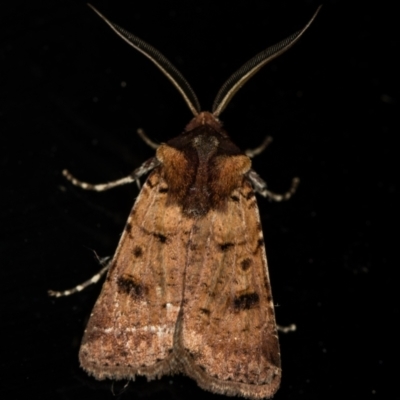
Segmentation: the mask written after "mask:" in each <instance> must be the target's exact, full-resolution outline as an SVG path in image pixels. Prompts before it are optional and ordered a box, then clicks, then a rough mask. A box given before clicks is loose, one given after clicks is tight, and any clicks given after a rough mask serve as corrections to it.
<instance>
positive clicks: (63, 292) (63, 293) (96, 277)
mask: <svg viewBox="0 0 400 400" xmlns="http://www.w3.org/2000/svg"><path fill="white" fill-rule="evenodd" d="M96 256H97V255H96ZM97 259H98V260H99V262H100V265H102V266H103V268H102V269H101V270H100V271H99V272H98V273H97V274H96V275H93V276H92V277H91V278H90V279H88V280H87V281H85V282H83V283H81V284H79V285H76V286H75V287H73V288H71V289H68V290H61V291H56V290H48V292H47V293H48V294H49V296H53V297H64V296H70V295H71V294H74V293H78V292H81V291H82V290H83V289H86V288H87V287H88V286H90V285H93V284H94V283H97V282H98V281H99V280H100V278H101V277H102V276H103V275H104V274H105V273H106V272H107V271H108V269H109V268H110V264H111V263H110V259H111V257H103V258H99V257H97Z"/></svg>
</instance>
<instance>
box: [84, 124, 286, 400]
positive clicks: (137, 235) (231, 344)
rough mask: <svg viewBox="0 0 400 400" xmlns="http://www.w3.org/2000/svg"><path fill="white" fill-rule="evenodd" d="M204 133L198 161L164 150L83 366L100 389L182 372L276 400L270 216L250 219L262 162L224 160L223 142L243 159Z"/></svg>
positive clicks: (222, 388)
mask: <svg viewBox="0 0 400 400" xmlns="http://www.w3.org/2000/svg"><path fill="white" fill-rule="evenodd" d="M196 120H198V118H197V119H195V121H196ZM192 126H194V128H193V129H195V130H196V132H197V134H200V135H201V136H204V138H202V139H201V142H202V143H203V144H204V143H208V146H207V147H206V149H207V151H206V150H205V149H204V148H201V149H199V148H198V141H197V142H196V141H195V139H196V137H197V136H193V135H191V134H190V132H186V133H185V134H184V135H186V136H185V137H184V140H183V141H184V144H185V146H188V147H189V148H188V149H186V148H183V149H182V148H180V147H179V143H180V142H179V141H175V142H174V144H175V146H176V148H173V147H170V146H169V145H167V144H165V145H161V146H160V147H159V149H158V151H157V158H159V161H160V166H158V167H157V168H156V169H155V170H154V171H153V172H152V173H151V175H150V176H149V178H148V179H147V182H151V184H148V183H147V184H145V185H144V186H143V189H142V191H141V193H140V195H139V197H138V199H137V201H136V203H135V205H134V208H133V211H134V213H132V214H131V217H130V218H129V220H128V223H127V226H129V227H130V229H126V230H125V232H124V234H123V236H122V238H121V241H120V244H119V246H118V249H117V252H116V254H115V256H114V259H113V263H114V264H115V265H116V267H114V268H113V269H112V271H110V275H109V277H108V281H107V284H105V285H104V287H103V290H102V293H101V294H100V296H99V299H98V301H97V303H96V305H95V307H94V310H93V313H92V317H91V319H90V321H89V323H88V326H87V329H86V332H85V336H84V339H83V342H82V346H81V351H80V361H81V365H82V366H83V368H84V369H86V370H87V371H88V372H90V373H91V374H93V375H94V376H95V377H96V378H98V379H103V378H113V379H123V378H132V377H134V376H135V375H145V376H147V377H148V378H150V379H151V378H155V377H159V376H161V375H164V374H169V373H173V372H178V371H182V372H185V373H186V374H187V375H189V376H192V377H193V378H194V379H196V380H197V382H198V383H199V384H200V386H203V387H207V388H210V387H212V388H214V389H213V390H216V391H218V392H224V393H227V394H241V393H247V392H246V391H248V393H253V392H254V388H253V389H252V387H253V386H252V385H257V391H256V392H257V393H258V392H259V393H260V396H261V394H262V397H265V396H267V395H269V394H272V393H273V391H274V390H275V389H276V387H277V385H278V384H279V379H280V364H279V357H278V359H277V358H276V357H275V358H271V356H270V353H271V352H275V353H278V354H279V345H278V340H277V334H276V327H275V320H274V315H273V314H271V311H270V310H271V308H273V305H272V301H271V300H270V299H269V298H268V296H269V293H268V290H270V288H269V280H268V275H267V264H266V258H265V251H264V247H263V246H262V245H261V243H262V233H261V232H260V230H259V216H258V211H257V209H254V208H249V207H248V203H249V202H251V201H252V197H253V196H250V195H249V194H250V193H253V189H252V187H251V184H250V183H249V182H248V180H247V179H246V177H245V174H246V172H247V171H248V169H249V168H250V160H249V159H248V157H246V156H245V155H240V157H239V156H238V155H237V156H236V155H235V156H228V155H226V154H224V151H223V150H222V149H221V148H220V147H219V143H221V141H222V140H224V141H225V142H224V143H225V147H228V148H229V149H230V151H231V150H232V147H229V146H227V145H226V138H225V136H224V135H225V134H224V135H221V134H220V132H218V131H214V130H213V129H211V128H210V126H205V127H204V129H200V128H202V126H196V125H195V124H194V123H193V122H192ZM202 132H203V133H202ZM207 136H210V138H209V139H207ZM190 147H191V148H190ZM193 149H194V151H193ZM232 157H233V159H231V158H232ZM188 160H190V162H189V161H188ZM243 160H244V161H243ZM188 165H190V166H189V167H188ZM211 166H212V167H211ZM183 167H185V168H186V171H183V170H181V169H182V168H183ZM216 168H217V169H218V170H217V171H215V169H216ZM171 171H173V172H171ZM178 171H180V173H179V174H178ZM177 174H178V175H179V176H180V177H185V184H183V180H182V181H180V183H179V185H177V184H176V179H177V176H176V175H177ZM224 174H226V175H227V177H228V178H227V179H226V180H224V179H223V175H224ZM215 177H218V179H219V182H218V184H216V183H214V179H215ZM199 182H201V185H200V183H199ZM161 187H162V188H163V189H164V190H162V191H161V190H160V188H161ZM215 188H217V189H215ZM166 189H168V190H166ZM216 190H217V191H218V192H219V193H218V195H217V194H215V191H216ZM201 191H203V193H201ZM199 192H200V193H199ZM204 193H206V194H207V195H206V196H205V194H204ZM132 255H133V257H132ZM265 282H267V287H266V286H265ZM266 342H267V343H268V345H267V347H268V352H267V351H266V350H265V348H266ZM194 359H195V360H196V362H195V363H194V361H193V360H194ZM106 362H107V363H108V366H106V365H105V364H106ZM227 382H229V384H228V383H227ZM263 388H264V389H263ZM260 396H258V395H257V394H254V393H253V394H252V395H251V396H250V395H249V396H248V397H253V398H257V397H260Z"/></svg>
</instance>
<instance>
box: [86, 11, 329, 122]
mask: <svg viewBox="0 0 400 400" xmlns="http://www.w3.org/2000/svg"><path fill="white" fill-rule="evenodd" d="M88 6H89V7H90V8H91V9H92V10H93V11H94V12H95V13H96V14H97V15H98V16H99V17H100V18H101V19H102V20H103V21H104V22H105V23H106V24H107V25H108V26H109V27H110V28H111V29H112V30H113V31H114V32H115V33H116V34H117V35H118V36H120V37H121V38H122V39H123V40H124V41H125V42H127V43H128V44H129V45H130V46H132V47H133V48H134V49H136V50H137V51H139V52H140V53H142V54H143V55H144V56H146V57H147V58H148V59H150V60H151V61H152V62H153V63H154V64H155V65H156V66H157V67H158V68H159V69H160V70H161V72H162V73H163V74H164V75H165V76H166V77H167V78H168V79H169V80H170V81H171V82H172V83H173V85H174V86H175V87H176V88H177V89H178V91H179V93H180V94H181V95H182V96H183V98H184V100H185V102H186V104H187V105H188V107H189V109H190V111H191V112H192V113H193V115H194V116H197V115H199V113H200V112H201V107H200V103H199V100H198V99H197V96H196V94H195V92H194V90H193V89H192V87H191V86H190V85H189V83H188V81H187V80H186V79H185V78H184V77H183V75H182V74H181V73H180V72H179V71H178V70H177V69H176V67H175V66H174V65H173V64H172V63H171V62H170V61H169V60H168V59H167V58H166V57H165V56H164V55H163V54H161V53H160V52H159V51H158V50H157V49H156V48H154V47H153V46H151V45H149V44H148V43H146V42H145V41H144V40H142V39H140V38H138V37H137V36H135V35H133V34H132V33H130V32H128V31H127V30H125V29H124V28H122V27H120V26H119V25H117V24H115V23H114V22H111V21H109V20H108V19H107V18H106V17H105V16H104V15H103V14H101V13H100V11H98V10H97V9H96V8H95V7H93V6H92V5H91V4H88ZM321 7H322V6H319V7H318V9H317V11H315V13H314V15H313V16H312V17H311V19H310V20H309V21H308V23H307V24H306V26H305V27H304V28H303V29H300V30H299V31H297V32H295V33H293V34H292V35H290V36H289V37H287V38H286V39H284V40H282V41H280V42H279V43H277V44H275V45H273V46H271V47H268V48H267V49H265V50H263V51H261V52H260V53H258V54H257V55H255V56H254V57H253V58H251V59H250V60H249V61H247V62H246V63H245V64H243V65H242V66H241V67H240V68H239V69H238V70H237V71H236V72H234V73H233V74H232V75H231V76H230V77H229V78H228V79H227V81H226V82H225V83H224V84H223V85H222V86H221V89H220V90H219V91H218V94H217V96H216V97H215V100H214V102H213V106H212V115H213V116H214V117H215V118H218V117H219V116H220V115H221V113H222V111H223V110H224V109H225V107H226V106H227V105H228V104H229V102H230V101H231V100H232V98H233V96H234V95H235V93H236V92H237V91H238V90H239V89H240V88H241V87H242V86H243V85H244V84H245V83H246V82H247V81H248V80H249V79H250V78H251V77H252V76H253V75H255V74H256V73H257V72H258V71H259V70H260V69H261V68H262V67H263V66H264V65H266V64H267V63H269V62H270V61H271V60H273V59H274V58H276V57H278V56H280V55H281V54H282V53H284V52H285V51H286V50H288V49H290V47H292V46H293V45H294V44H295V43H296V42H297V41H298V40H299V39H300V37H301V36H302V35H303V33H304V32H305V31H306V30H307V29H308V27H309V26H310V25H311V24H312V22H313V21H314V19H315V17H316V16H317V14H318V12H319V10H320V9H321Z"/></svg>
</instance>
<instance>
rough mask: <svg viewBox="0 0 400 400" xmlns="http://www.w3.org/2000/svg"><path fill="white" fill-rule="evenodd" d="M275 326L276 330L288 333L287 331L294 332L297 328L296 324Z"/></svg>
mask: <svg viewBox="0 0 400 400" xmlns="http://www.w3.org/2000/svg"><path fill="white" fill-rule="evenodd" d="M276 327H277V329H278V331H279V332H282V333H289V332H294V331H295V330H297V326H296V324H290V325H288V326H281V325H277V326H276Z"/></svg>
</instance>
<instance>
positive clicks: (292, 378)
mask: <svg viewBox="0 0 400 400" xmlns="http://www.w3.org/2000/svg"><path fill="white" fill-rule="evenodd" d="M93 3H94V5H95V6H96V7H98V8H99V10H100V11H101V12H103V13H104V14H105V15H106V16H107V17H108V18H109V19H111V20H112V21H115V22H117V23H118V24H119V25H121V26H123V27H125V28H126V29H128V30H129V31H131V32H133V33H135V34H136V35H138V36H139V37H141V38H143V39H144V40H146V41H148V42H149V43H151V44H152V45H153V46H155V47H156V48H158V49H159V50H160V51H161V52H162V53H164V54H165V55H166V56H167V58H169V59H170V60H171V61H172V62H173V63H174V64H175V65H176V66H177V67H178V69H179V70H180V71H181V72H182V73H183V75H184V76H185V77H186V78H187V80H188V81H189V82H190V84H191V85H192V87H193V88H194V90H195V91H196V93H197V95H198V97H199V99H200V102H201V104H202V105H203V108H204V109H206V110H207V109H210V107H211V104H212V101H213V99H214V96H215V95H216V93H217V90H218V89H219V87H220V86H221V85H222V83H223V82H224V81H225V79H227V78H228V76H229V75H230V74H231V73H232V72H234V71H235V70H236V69H237V68H238V67H239V66H241V65H242V64H243V63H244V62H245V61H247V60H248V59H249V58H250V57H252V56H253V55H255V54H256V53H257V52H259V51H261V50H262V49H264V48H265V47H267V46H269V45H271V44H274V43H275V42H277V41H279V40H281V39H283V38H285V37H286V36H288V35H289V34H291V33H293V32H294V31H296V30H297V29H299V28H301V27H302V26H304V24H305V23H306V22H307V21H308V19H309V18H310V17H311V15H312V14H313V12H314V11H315V9H316V8H317V6H318V5H319V2H317V1H300V0H297V1H292V2H289V1H279V2H271V1H244V0H237V1H229V2H228V1H218V2H217V1H215V0H214V1H208V0H203V1H201V2H200V1H199V2H194V1H185V2H183V1H182V2H178V1H151V0H148V1H147V2H140V1H100V0H98V1H95V0H94V1H93ZM6 4H8V5H7V8H5V7H6ZM368 4H369V2H362V3H360V4H356V3H355V2H350V1H333V0H331V1H325V3H324V7H323V8H322V10H321V13H320V15H319V16H318V18H317V19H316V20H315V22H314V24H313V25H312V26H311V28H310V29H309V31H308V32H307V33H306V34H305V35H304V36H303V38H302V39H301V40H300V41H299V42H298V43H297V44H296V45H295V47H294V48H292V49H290V50H289V51H288V52H287V53H286V54H284V55H283V56H281V57H280V58H279V59H277V60H275V61H273V62H272V63H271V64H269V65H267V66H266V67H265V68H264V69H262V70H261V71H260V72H259V73H258V74H257V75H256V76H255V77H253V78H252V79H251V80H250V81H249V82H248V83H247V84H246V86H245V87H244V88H243V89H241V90H240V91H239V92H238V93H237V95H236V97H235V98H234V100H233V101H232V102H231V103H230V105H229V106H228V108H227V109H226V111H225V112H224V113H223V115H222V117H221V119H222V120H223V121H224V123H225V126H226V128H227V130H228V132H229V133H230V135H231V137H232V139H233V141H234V142H235V143H237V144H238V145H239V146H240V147H241V148H243V149H245V148H248V147H255V146H257V145H258V144H259V143H260V142H261V141H262V139H263V138H264V136H265V135H267V134H269V135H272V136H273V137H274V142H273V144H272V145H271V146H270V147H269V148H268V149H267V150H266V152H264V153H263V154H262V155H260V156H258V157H257V158H256V159H254V162H253V166H254V168H255V169H256V170H257V171H258V173H259V174H260V175H261V176H262V177H263V178H264V179H265V180H266V181H267V182H268V184H269V187H270V189H271V190H274V191H277V192H280V191H285V190H286V189H287V188H288V186H289V185H290V181H291V179H292V177H294V176H299V177H300V178H301V184H300V187H299V189H298V192H297V193H296V195H295V196H294V197H293V198H292V199H291V200H290V201H289V202H283V203H270V202H268V201H267V200H265V199H264V198H259V201H258V203H259V208H260V214H261V218H262V223H263V228H264V233H265V242H266V247H267V255H268V260H269V269H270V275H271V281H272V287H273V292H274V301H275V303H276V304H277V307H276V312H277V320H278V323H279V324H281V325H287V324H290V323H295V324H296V325H297V327H298V330H297V331H296V332H295V333H290V334H286V335H285V334H281V335H280V342H281V353H282V365H283V379H282V384H281V388H280V389H279V391H278V392H277V394H276V396H275V398H276V399H286V398H293V399H294V398H296V399H322V398H323V399H328V398H338V397H339V396H340V397H343V396H348V397H349V398H357V399H361V398H363V399H364V398H376V399H377V398H389V396H390V398H392V397H393V396H395V395H396V393H397V391H395V384H396V378H395V376H394V373H395V372H396V371H397V372H398V367H396V364H395V359H396V355H397V354H396V353H397V348H398V343H397V341H398V334H397V332H398V330H397V328H396V326H395V323H396V321H397V320H398V319H399V312H398V311H399V307H398V299H397V294H398V291H399V289H398V278H397V276H396V274H397V271H396V270H397V269H398V268H396V267H398V262H397V263H396V264H395V263H394V257H393V256H394V246H395V245H396V244H397V242H398V240H397V235H398V233H397V231H398V229H397V226H396V222H395V201H394V196H395V193H396V192H397V190H398V186H397V182H396V181H395V177H396V178H397V172H396V171H395V161H396V160H397V158H398V147H397V145H396V144H395V137H396V136H398V133H399V126H398V124H397V121H398V109H399V103H398V102H399V97H398V87H396V86H395V85H396V79H397V78H398V76H397V75H398V71H399V65H398V64H397V65H396V57H397V54H398V50H399V47H398V45H399V42H398V39H397V37H396V33H397V31H398V28H397V26H398V22H397V20H398V18H397V13H396V12H395V9H394V8H393V9H390V8H387V7H385V6H384V5H383V3H382V2H381V3H378V2H376V4H379V5H377V6H376V7H373V6H370V5H368ZM393 4H395V2H393ZM1 8H2V11H1V12H0V18H1V24H0V26H1V28H0V29H1V41H0V57H1V58H0V72H1V73H0V140H1V147H0V152H1V153H0V154H1V156H0V162H1V195H0V201H1V207H0V215H1V222H0V223H1V242H0V246H1V254H0V257H1V272H2V276H1V296H2V299H1V305H2V311H1V321H2V323H1V332H2V335H1V338H2V339H1V343H2V347H3V350H2V357H1V359H0V365H1V370H0V376H1V382H2V390H1V393H2V395H4V394H6V395H8V398H23V397H22V396H24V397H25V396H29V398H40V399H112V398H114V397H113V394H112V390H114V392H115V393H116V394H117V396H120V398H124V399H130V398H149V399H158V398H163V399H183V398H188V397H189V396H190V397H193V398H204V399H211V398H218V397H219V396H217V395H213V394H211V393H208V392H205V391H202V390H201V389H199V388H198V387H197V385H196V384H195V382H194V381H192V380H190V379H189V378H186V377H183V376H174V377H165V378H163V379H161V380H160V381H154V382H151V383H147V382H146V380H145V379H137V381H136V382H133V383H130V385H129V386H128V387H127V388H126V389H125V391H124V390H123V386H124V384H121V383H117V384H115V385H112V383H111V382H110V381H104V382H97V381H95V380H94V379H92V378H90V377H88V376H87V375H86V374H85V373H84V372H83V371H81V370H80V368H79V366H78V349H79V343H80V339H81V337H82V333H83V330H84V327H85V323H86V321H87V318H88V316H89V314H90V311H91V308H92V306H93V304H94V302H95V299H96V296H97V295H98V293H99V291H100V287H101V285H100V284H99V285H96V286H92V287H90V288H88V289H87V290H86V291H84V292H82V293H80V294H78V295H74V296H71V297H69V298H62V299H54V298H49V297H48V296H47V290H48V289H56V290H61V289H67V288H69V287H72V286H75V285H76V284H78V283H80V282H82V281H84V280H85V279H87V278H89V277H90V276H92V275H93V274H94V273H95V272H96V271H97V270H98V265H97V262H96V260H95V258H94V255H93V251H92V250H96V252H97V253H98V254H99V255H100V256H106V255H112V254H113V251H114V250H115V248H116V246H117V243H118V239H119V235H120V233H121V231H122V229H123V226H124V223H125V221H126V219H127V216H128V214H129V211H130V208H131V206H132V204H133V202H134V199H135V197H136V196H137V193H138V192H137V188H136V187H135V185H131V186H130V187H124V188H118V189H114V190H112V191H110V192H107V193H100V194H99V193H91V192H85V191H82V190H79V189H78V188H75V187H73V186H71V185H70V184H69V183H68V182H66V180H65V179H63V177H62V176H61V170H62V169H63V168H68V169H70V170H71V171H72V172H73V174H74V175H76V176H77V177H79V178H81V179H82V180H86V181H90V182H105V181H107V180H112V179H117V178H119V177H122V176H125V175H127V174H128V173H129V172H130V171H131V170H133V169H134V168H136V167H137V166H139V165H140V164H141V163H142V162H143V161H145V160H146V159H148V158H149V157H151V156H152V154H153V151H152V150H151V149H150V148H149V147H147V146H146V145H145V144H144V143H143V142H142V141H141V139H140V138H139V137H138V136H137V135H136V133H135V132H136V129H137V128H138V127H142V128H144V129H145V130H146V132H147V133H148V135H149V136H150V137H151V138H153V140H155V141H158V142H162V141H165V140H167V139H169V138H171V137H174V136H176V135H177V134H179V133H180V132H181V131H182V129H183V128H184V126H185V125H186V123H187V122H188V121H189V120H190V118H191V113H190V111H189V110H188V108H187V106H186V105H185V103H184V102H183V101H182V98H181V96H180V94H179V93H178V92H177V91H176V90H175V88H174V87H173V86H172V85H171V84H170V82H169V81H168V80H167V79H166V78H165V77H164V76H163V75H162V74H161V73H160V71H159V70H158V69H157V68H156V67H155V66H153V65H152V64H151V63H150V62H149V61H148V60H147V59H146V58H145V57H143V56H142V55H140V54H139V53H137V52H135V51H134V50H133V49H131V48H130V47H129V46H128V45H127V44H126V43H125V42H123V41H122V40H121V39H119V38H118V37H117V36H116V35H115V34H114V33H113V32H112V31H111V30H110V29H109V28H108V27H107V26H106V25H105V24H104V23H103V22H102V21H101V20H100V19H99V18H98V17H97V16H96V15H95V14H94V13H93V12H92V11H91V10H90V9H89V8H88V7H87V6H86V5H85V2H84V1H61V0H58V1H54V0H47V1H40V2H39V1H34V0H32V1H29V2H28V1H25V2H22V1H19V2H18V1H15V2H12V3H11V2H8V3H3V5H2V6H1ZM122 82H125V84H121V83H122ZM397 204H398V203H397ZM121 392H122V394H121ZM220 398H222V397H220Z"/></svg>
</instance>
